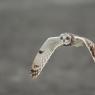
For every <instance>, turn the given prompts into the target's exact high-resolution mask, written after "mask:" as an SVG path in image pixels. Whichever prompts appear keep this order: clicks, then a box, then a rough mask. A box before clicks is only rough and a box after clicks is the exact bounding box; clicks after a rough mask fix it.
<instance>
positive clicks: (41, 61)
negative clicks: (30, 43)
mask: <svg viewBox="0 0 95 95" xmlns="http://www.w3.org/2000/svg"><path fill="white" fill-rule="evenodd" d="M60 46H63V47H67V46H74V47H80V46H86V47H87V49H88V50H89V52H90V54H91V56H92V58H93V60H94V62H95V44H94V42H93V41H91V40H89V39H87V38H85V37H81V36H78V35H75V34H72V33H63V34H60V35H59V36H56V37H49V38H47V39H46V41H45V42H44V43H43V45H42V46H41V48H40V49H39V51H38V52H37V55H36V56H35V58H34V61H33V63H32V69H31V73H32V78H33V79H36V78H37V77H38V76H39V74H40V73H41V71H42V70H43V68H44V66H45V65H46V63H47V62H48V60H49V59H50V57H51V55H52V54H53V53H54V51H55V50H56V49H57V48H58V47H60Z"/></svg>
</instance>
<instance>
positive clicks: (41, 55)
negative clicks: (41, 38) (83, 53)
mask: <svg viewBox="0 0 95 95" xmlns="http://www.w3.org/2000/svg"><path fill="white" fill-rule="evenodd" d="M62 43H63V42H62V41H60V38H59V37H50V38H48V39H47V40H46V41H45V43H44V44H43V45H42V47H41V48H40V50H39V51H38V53H37V55H36V57H35V59H34V62H33V64H32V69H31V72H32V78H33V79H35V78H37V77H38V75H39V74H40V72H41V71H42V69H43V68H44V66H45V64H46V63H47V62H48V60H49V58H50V56H51V55H52V54H53V52H54V51H55V49H56V48H57V47H59V46H61V45H62Z"/></svg>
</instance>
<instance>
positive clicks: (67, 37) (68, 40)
mask: <svg viewBox="0 0 95 95" xmlns="http://www.w3.org/2000/svg"><path fill="white" fill-rule="evenodd" d="M72 38H73V37H72V34H70V33H64V34H60V40H62V41H63V46H70V45H71V44H72Z"/></svg>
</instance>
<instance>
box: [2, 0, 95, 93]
mask: <svg viewBox="0 0 95 95" xmlns="http://www.w3.org/2000/svg"><path fill="white" fill-rule="evenodd" d="M64 32H71V33H75V34H78V35H80V36H85V37H87V38H89V39H91V40H93V41H95V0H0V95H95V64H94V62H93V60H92V58H91V56H90V53H89V52H88V50H87V49H86V47H79V48H75V47H61V48H59V49H57V50H56V52H55V53H54V54H53V55H52V57H51V59H50V60H49V62H48V64H47V65H46V66H45V68H44V70H43V72H42V73H41V75H40V77H39V79H36V80H32V78H31V74H30V72H29V70H30V69H31V64H32V62H33V59H34V57H35V55H36V53H37V51H38V49H39V48H40V47H41V45H42V44H43V42H44V41H45V40H46V39H47V38H48V37H51V36H58V35H60V33H64Z"/></svg>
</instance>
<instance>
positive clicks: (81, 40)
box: [74, 36, 95, 62]
mask: <svg viewBox="0 0 95 95" xmlns="http://www.w3.org/2000/svg"><path fill="white" fill-rule="evenodd" d="M74 38H75V42H76V45H75V46H76V47H77V46H78V45H80V46H83V44H84V45H85V46H86V47H87V48H88V50H89V52H90V54H91V56H92V58H93V60H94V62H95V43H94V42H93V41H91V40H89V39H87V38H85V37H79V36H74Z"/></svg>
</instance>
